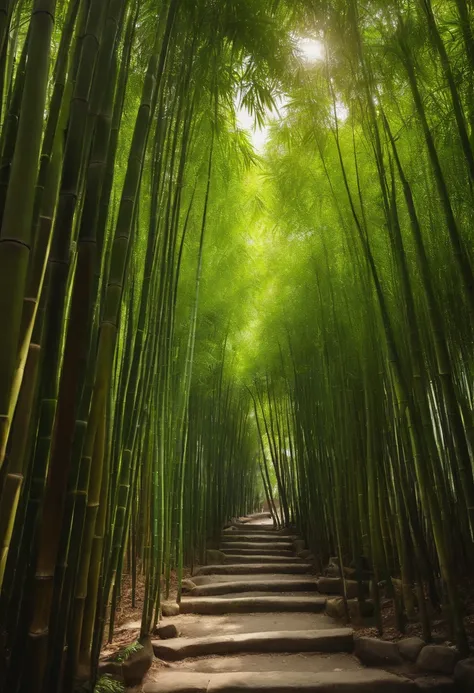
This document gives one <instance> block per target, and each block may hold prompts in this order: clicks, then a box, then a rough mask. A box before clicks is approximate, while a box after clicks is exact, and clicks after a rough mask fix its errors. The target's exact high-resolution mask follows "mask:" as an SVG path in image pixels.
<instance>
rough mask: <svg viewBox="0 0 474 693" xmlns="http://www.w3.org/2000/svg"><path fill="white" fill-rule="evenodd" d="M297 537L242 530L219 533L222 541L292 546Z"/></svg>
mask: <svg viewBox="0 0 474 693" xmlns="http://www.w3.org/2000/svg"><path fill="white" fill-rule="evenodd" d="M295 539H298V537H297V536H293V535H292V536H281V535H279V534H268V533H267V534H246V533H245V534H244V533H243V532H229V533H225V532H223V533H222V534H221V541H222V542H228V541H231V542H234V541H241V542H245V543H246V544H253V545H254V546H255V544H262V543H263V544H268V543H271V544H286V546H292V545H293V541H295Z"/></svg>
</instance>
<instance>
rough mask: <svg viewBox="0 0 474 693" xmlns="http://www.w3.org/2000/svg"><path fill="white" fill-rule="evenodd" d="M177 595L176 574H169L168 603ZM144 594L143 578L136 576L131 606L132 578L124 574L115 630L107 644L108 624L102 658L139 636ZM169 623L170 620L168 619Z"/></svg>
mask: <svg viewBox="0 0 474 693" xmlns="http://www.w3.org/2000/svg"><path fill="white" fill-rule="evenodd" d="M187 577H189V572H186V571H185V574H184V578H187ZM177 593H178V581H177V577H176V573H175V572H174V571H172V572H171V587H170V595H169V601H175V600H176V595H177ZM144 594H145V578H144V576H143V575H140V574H138V575H137V586H136V594H135V605H132V578H131V575H128V574H125V575H124V576H123V578H122V596H121V598H120V602H119V604H118V607H117V612H116V616H115V628H114V636H113V640H112V642H107V634H108V624H107V628H106V630H105V633H106V636H105V640H104V643H103V645H102V652H101V656H102V657H108V656H109V655H111V654H113V653H114V652H117V650H120V649H122V648H123V647H126V646H127V645H130V643H132V642H135V640H137V638H138V636H139V635H140V621H141V617H142V608H143V597H144ZM168 622H171V619H168Z"/></svg>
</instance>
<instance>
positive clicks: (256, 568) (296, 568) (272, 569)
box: [194, 562, 312, 575]
mask: <svg viewBox="0 0 474 693" xmlns="http://www.w3.org/2000/svg"><path fill="white" fill-rule="evenodd" d="M249 565H250V564H249V563H232V564H231V563H224V564H223V565H203V566H201V567H200V568H196V570H195V571H194V574H195V575H232V574H236V575H239V574H240V575H242V574H243V573H248V572H249ZM311 569H312V565H311V563H303V562H301V563H296V562H292V563H280V562H278V563H276V562H275V563H255V564H252V572H253V573H254V574H256V573H293V574H295V575H296V574H298V575H300V574H301V573H309V572H311Z"/></svg>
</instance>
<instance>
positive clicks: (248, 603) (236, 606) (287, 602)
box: [179, 595, 326, 614]
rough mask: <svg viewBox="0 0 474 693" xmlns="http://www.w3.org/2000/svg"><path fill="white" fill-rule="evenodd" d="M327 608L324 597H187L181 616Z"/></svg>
mask: <svg viewBox="0 0 474 693" xmlns="http://www.w3.org/2000/svg"><path fill="white" fill-rule="evenodd" d="M325 608H326V599H325V598H324V597H313V596H311V597H301V596H295V597H293V596H291V597H288V596H276V595H275V596H270V597H267V596H266V597H262V596H258V597H228V598H222V597H221V598H219V597H214V598H213V597H198V598H196V599H193V598H188V597H185V598H183V599H182V600H181V604H180V609H179V612H180V613H181V614H232V613H234V614H236V613H237V614H238V613H240V614H242V613H261V612H267V613H268V612H270V611H271V612H274V613H277V612H282V611H306V612H308V611H310V612H311V613H321V612H322V611H324V609H325Z"/></svg>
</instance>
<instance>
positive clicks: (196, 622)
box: [138, 611, 339, 638]
mask: <svg viewBox="0 0 474 693" xmlns="http://www.w3.org/2000/svg"><path fill="white" fill-rule="evenodd" d="M172 622H173V623H174V624H175V626H176V628H177V629H178V632H179V635H180V637H181V638H202V637H207V636H208V635H216V634H219V635H236V634H237V633H247V634H248V633H263V632H264V631H265V632H266V633H270V632H274V631H292V630H312V631H315V630H317V631H323V630H333V629H334V628H336V627H338V625H339V624H338V623H336V622H335V621H334V620H333V619H332V618H330V617H329V616H328V615H327V614H326V612H322V613H320V614H315V613H311V612H309V611H306V612H305V611H296V612H294V613H293V612H290V611H280V612H278V613H275V612H273V611H269V612H260V613H255V614H253V613H245V614H212V615H209V616H206V615H204V616H203V615H202V614H179V615H178V616H175V617H174V618H173V621H172ZM138 625H140V624H138Z"/></svg>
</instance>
